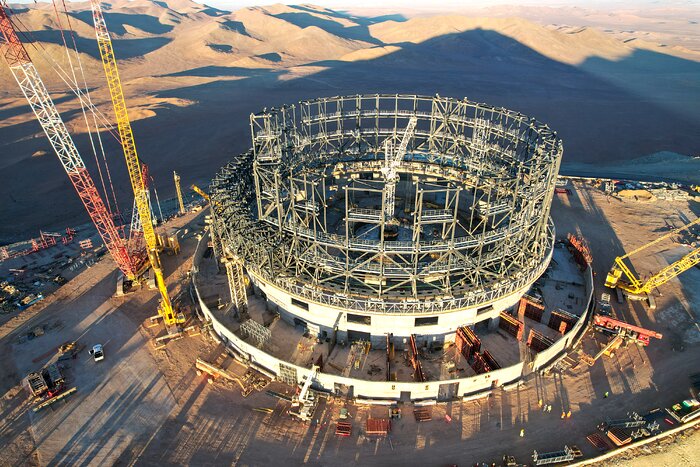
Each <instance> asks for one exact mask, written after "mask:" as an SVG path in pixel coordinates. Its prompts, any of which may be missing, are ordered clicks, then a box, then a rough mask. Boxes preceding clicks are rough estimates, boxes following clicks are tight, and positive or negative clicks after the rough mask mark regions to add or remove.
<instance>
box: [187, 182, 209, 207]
mask: <svg viewBox="0 0 700 467" xmlns="http://www.w3.org/2000/svg"><path fill="white" fill-rule="evenodd" d="M190 188H191V189H192V191H194V192H195V193H197V194H198V195H199V196H201V197H202V198H204V199H205V200H207V201H208V202H209V203H211V198H210V197H209V195H208V194H206V193H205V192H204V190H202V189H201V188H199V187H198V186H197V185H190Z"/></svg>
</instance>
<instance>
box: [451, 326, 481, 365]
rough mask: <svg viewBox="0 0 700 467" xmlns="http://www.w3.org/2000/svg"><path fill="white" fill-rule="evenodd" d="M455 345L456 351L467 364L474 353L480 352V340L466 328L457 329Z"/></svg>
mask: <svg viewBox="0 0 700 467" xmlns="http://www.w3.org/2000/svg"><path fill="white" fill-rule="evenodd" d="M455 344H457V349H458V350H459V352H460V353H461V354H462V355H463V356H464V359H465V360H466V361H467V362H469V360H470V359H471V357H472V355H473V354H474V353H476V352H478V351H479V350H481V340H480V339H479V338H478V337H476V334H474V331H472V330H471V329H470V328H468V327H467V326H462V327H460V328H457V334H456V336H455Z"/></svg>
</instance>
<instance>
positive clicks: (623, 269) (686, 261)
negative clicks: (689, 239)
mask: <svg viewBox="0 0 700 467" xmlns="http://www.w3.org/2000/svg"><path fill="white" fill-rule="evenodd" d="M698 224H700V217H699V218H697V219H695V220H694V221H693V222H691V223H690V224H688V225H685V226H683V227H681V228H679V229H676V230H673V231H671V232H669V233H667V234H666V235H663V236H661V237H659V238H657V239H656V240H654V241H652V242H649V243H647V244H646V245H644V246H641V247H639V248H637V249H636V250H634V251H631V252H629V253H627V254H626V255H624V256H619V257H617V258H615V264H614V265H613V267H612V269H611V270H610V272H609V273H608V276H607V278H606V279H605V286H606V287H610V288H613V289H614V288H615V287H617V288H620V289H622V290H624V291H626V292H628V293H630V294H632V295H640V296H641V295H644V294H649V293H650V292H651V291H652V290H654V288H656V287H658V286H660V285H662V284H665V283H666V282H668V281H670V280H671V279H673V278H674V277H676V276H677V275H679V274H681V273H682V272H684V271H687V270H688V269H690V268H692V267H693V266H695V265H697V264H700V247H699V248H696V249H695V250H693V251H691V252H690V253H688V254H687V255H685V256H683V257H682V258H681V259H679V260H678V261H676V262H674V263H673V264H670V265H668V266H666V267H665V268H663V269H662V270H661V271H659V272H657V273H656V274H654V275H653V276H651V277H650V278H648V279H647V280H644V281H643V280H641V279H639V278H637V277H636V276H635V275H634V273H632V271H631V270H630V268H629V267H628V266H627V264H626V263H625V260H626V259H628V258H629V257H631V256H633V255H635V254H637V253H639V252H640V251H643V250H646V249H647V248H649V247H651V246H653V245H656V244H657V243H659V242H661V241H663V240H666V239H668V238H670V237H672V236H674V235H676V234H679V233H680V232H683V231H685V230H688V229H689V228H691V227H692V226H694V225H698ZM623 274H624V275H625V277H626V279H627V281H628V282H625V281H621V280H620V278H621V277H622V275H623Z"/></svg>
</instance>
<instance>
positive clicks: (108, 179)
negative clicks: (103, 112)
mask: <svg viewBox="0 0 700 467" xmlns="http://www.w3.org/2000/svg"><path fill="white" fill-rule="evenodd" d="M54 1H55V0H54ZM61 3H62V4H63V12H64V14H65V15H66V21H67V22H68V29H69V31H70V35H71V40H72V41H73V50H75V56H76V57H77V60H78V66H79V67H80V75H81V77H82V78H83V86H84V87H85V93H86V95H87V98H88V101H89V102H92V97H91V96H90V89H89V87H88V84H87V79H86V78H85V70H84V68H83V62H82V60H81V59H80V55H79V53H78V43H77V41H76V40H75V35H76V34H75V30H74V29H73V24H72V22H71V20H70V15H69V14H68V8H67V7H66V1H65V0H61ZM74 76H75V73H74ZM81 104H82V103H81ZM90 110H91V114H92V121H93V125H94V127H95V130H96V131H95V133H96V136H97V141H98V143H99V146H100V152H101V154H102V161H103V163H104V167H105V172H106V173H107V181H108V183H109V187H110V190H111V192H112V199H113V202H114V207H115V209H116V212H113V214H117V215H118V214H119V213H120V209H119V203H118V202H117V194H116V193H115V191H114V184H113V183H112V174H111V173H110V170H109V165H108V164H107V156H106V152H105V149H104V145H103V144H102V135H101V134H100V127H99V124H98V123H97V115H96V113H95V110H96V107H94V106H93V107H92V108H91V109H90ZM86 124H87V122H86ZM95 161H96V162H97V155H95ZM97 166H98V170H99V162H98V164H97ZM100 178H102V172H101V171H100ZM103 187H104V180H103ZM105 197H106V198H107V203H108V204H109V196H108V195H107V192H106V189H105ZM110 211H111V209H110Z"/></svg>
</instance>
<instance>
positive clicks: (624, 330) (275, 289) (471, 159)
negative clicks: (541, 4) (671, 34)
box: [0, 0, 700, 466]
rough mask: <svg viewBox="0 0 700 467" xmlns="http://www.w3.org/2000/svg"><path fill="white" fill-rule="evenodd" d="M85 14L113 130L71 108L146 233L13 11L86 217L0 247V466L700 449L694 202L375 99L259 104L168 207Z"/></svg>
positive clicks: (699, 258) (35, 88)
mask: <svg viewBox="0 0 700 467" xmlns="http://www.w3.org/2000/svg"><path fill="white" fill-rule="evenodd" d="M90 6H91V9H92V18H93V21H94V28H95V38H96V41H97V44H98V47H99V51H100V57H101V61H102V65H103V68H104V73H105V79H106V84H107V86H108V89H109V92H110V99H111V102H112V104H113V111H114V115H113V116H112V115H110V116H106V115H105V114H103V113H102V112H100V111H99V110H97V109H96V108H95V107H94V105H93V104H92V101H91V98H90V94H89V91H88V90H87V87H85V88H82V87H80V86H78V87H77V88H76V89H73V90H74V92H76V93H77V96H78V97H79V99H80V102H81V104H82V105H83V114H84V115H85V119H86V122H88V121H89V120H91V121H92V124H94V126H95V128H96V131H95V135H97V136H96V138H99V134H100V131H99V128H100V127H101V126H103V125H104V126H105V127H106V128H107V133H106V134H109V133H111V134H112V135H111V136H113V137H114V138H116V140H117V141H118V142H119V145H120V148H121V149H122V151H123V156H124V157H123V158H121V160H120V161H119V162H120V163H121V164H124V163H126V169H127V173H128V178H129V182H128V186H129V187H130V189H131V191H132V192H133V205H132V209H131V210H130V211H129V210H125V211H124V212H129V214H130V215H131V219H130V220H129V219H127V220H125V217H128V216H125V215H124V214H123V213H120V212H118V211H117V209H116V196H112V197H110V187H111V192H112V194H113V192H114V187H113V186H111V185H112V183H113V182H112V179H111V175H109V172H108V168H107V162H106V159H105V162H104V164H105V165H104V171H105V176H103V173H102V171H100V173H99V176H98V177H96V178H95V179H93V175H91V174H90V172H89V171H88V169H87V168H86V165H85V163H84V161H83V159H82V156H81V154H80V152H79V150H78V148H77V146H76V145H75V143H74V141H73V139H72V138H71V134H70V132H69V130H68V129H67V127H66V125H65V124H64V122H63V120H62V118H61V115H60V114H59V112H58V111H57V110H56V107H55V104H54V102H53V100H52V98H51V96H50V94H49V91H48V90H47V88H46V87H45V86H44V84H43V82H42V79H41V77H40V76H39V73H38V71H37V69H36V68H35V66H34V64H33V62H32V59H31V58H30V54H29V53H28V52H27V48H26V47H27V46H26V45H25V43H24V41H23V28H22V25H21V24H19V23H16V22H13V15H12V13H11V11H12V10H11V9H10V8H9V7H8V6H7V5H6V4H5V2H3V1H2V0H0V32H1V33H2V37H0V39H2V40H1V41H0V49H1V50H2V55H3V56H4V58H5V62H6V64H7V65H8V66H9V69H10V71H11V72H12V75H13V76H14V78H15V80H16V84H17V85H18V86H19V90H20V91H21V93H22V94H23V95H24V97H26V101H27V104H28V105H29V106H30V107H31V109H32V111H33V112H34V114H35V115H36V119H37V121H38V123H39V124H40V125H41V128H42V130H43V131H44V133H45V137H46V138H47V140H48V142H49V143H50V145H51V147H52V149H53V150H54V152H55V155H56V156H57V159H58V161H59V162H60V165H61V167H62V168H63V170H64V171H65V173H66V175H67V176H68V178H69V180H70V182H71V184H72V186H73V187H74V188H75V192H76V194H77V196H78V198H79V199H80V201H81V203H82V204H83V206H84V208H85V211H86V213H87V214H88V217H89V220H90V223H87V224H85V225H81V226H79V227H78V226H73V227H67V228H66V230H65V232H61V233H55V232H44V231H42V232H40V235H39V237H36V238H33V239H31V240H28V241H25V242H19V243H15V244H12V245H5V246H2V247H0V283H1V284H0V285H1V287H0V308H1V309H2V315H0V339H2V346H3V347H2V349H3V353H4V355H5V358H4V359H3V361H2V364H0V374H1V375H2V378H0V381H2V387H0V393H1V394H2V395H3V397H2V399H1V400H0V410H1V411H2V413H3V416H2V419H1V420H0V437H1V439H2V445H3V447H4V450H3V452H4V455H3V458H4V459H3V461H2V462H0V464H5V463H6V464H8V465H74V464H85V465H88V464H94V465H115V464H127V465H135V464H143V465H150V464H156V463H158V464H165V465H183V464H188V465H189V464H192V465H219V464H233V465H276V464H278V463H280V462H286V463H288V464H290V465H299V464H310V465H330V464H335V463H338V462H343V463H348V464H353V465H389V464H391V465H398V464H405V465H482V464H483V465H504V466H518V465H554V464H556V465H607V464H606V463H607V462H611V463H612V462H615V459H616V458H617V457H616V456H619V455H623V456H624V455H625V454H624V453H627V454H629V453H635V454H634V456H637V455H641V454H639V451H636V450H641V449H652V448H653V447H654V446H657V447H659V446H660V447H659V448H658V449H660V450H662V449H665V448H664V447H663V446H665V445H664V444H663V442H664V440H669V439H679V438H681V437H692V438H691V439H688V440H687V442H688V443H697V441H698V434H697V426H698V423H700V402H698V392H699V391H700V373H698V372H697V371H698V367H699V366H700V355H699V353H698V352H697V346H698V345H700V326H699V325H698V318H697V316H696V311H695V310H697V309H698V307H700V292H699V291H700V268H698V265H700V217H698V215H699V214H700V203H699V202H698V194H699V193H698V191H697V187H696V186H682V185H679V184H673V185H669V184H648V183H647V184H643V183H641V182H636V181H634V180H625V181H621V180H612V179H587V178H577V177H562V176H559V166H560V163H561V158H562V154H563V148H564V145H565V142H563V141H562V140H561V139H560V138H559V137H558V136H557V133H556V132H555V131H554V130H553V129H550V128H549V127H548V126H547V125H546V124H544V123H541V122H539V121H537V120H536V119H534V118H531V117H529V116H526V115H523V114H521V113H519V112H515V111H511V110H508V109H505V108H500V107H493V106H490V105H488V104H484V103H478V102H472V101H470V100H468V99H466V98H464V99H455V98H449V97H442V96H439V95H437V94H436V95H434V96H421V95H405V94H391V95H390V94H358V95H349V96H335V97H319V98H314V99H309V100H302V101H299V102H296V103H293V104H292V103H288V104H286V105H283V104H282V103H280V104H279V105H278V106H277V107H275V108H265V109H262V110H260V111H259V112H255V113H253V114H251V115H250V129H251V132H250V141H251V143H250V149H249V150H248V151H246V152H244V153H242V154H238V155H235V154H230V155H227V158H228V159H229V162H227V163H226V164H225V165H224V166H223V167H222V168H221V169H220V170H219V171H218V173H217V174H216V175H215V176H214V177H213V179H212V180H211V183H210V184H209V186H207V187H204V188H200V187H201V185H200V187H198V186H196V185H193V184H192V182H191V181H189V180H188V179H187V175H186V174H182V173H180V174H178V173H175V172H173V173H172V182H173V183H174V185H175V188H176V193H177V197H176V198H175V199H172V200H163V201H164V202H163V203H162V205H161V202H160V200H159V199H158V194H157V192H156V191H155V186H154V183H153V177H152V176H151V174H149V171H148V167H147V166H146V165H145V164H144V163H143V161H141V160H140V159H139V156H138V154H137V150H136V141H137V139H136V138H135V136H134V133H133V132H132V129H131V122H130V120H129V116H128V112H127V108H128V102H126V100H125V98H124V92H123V89H122V85H121V82H120V78H119V72H118V67H117V59H116V58H115V53H114V50H113V45H112V41H111V39H110V33H109V30H108V26H109V24H108V22H106V21H105V15H104V14H103V12H102V8H101V6H100V4H99V2H98V1H97V0H92V1H91V2H90ZM66 47H67V45H66ZM76 57H77V54H76ZM78 59H79V58H78ZM73 78H75V75H74V76H73ZM72 82H73V83H75V82H76V80H75V79H73V80H72ZM111 121H114V123H113V124H112V123H110V122H111ZM95 141H97V139H96V140H95ZM101 145H102V143H101V142H99V144H97V143H95V144H93V146H92V149H93V151H95V156H96V158H97V157H98V151H97V149H96V148H98V147H100V146H101ZM98 167H100V166H99V165H98ZM57 170H59V169H58V168H57ZM101 170H102V169H101ZM168 175H170V174H168ZM114 183H115V184H118V183H122V184H126V180H115V182H114ZM644 193H650V194H651V196H646V195H645V194H644ZM691 445H692V444H691Z"/></svg>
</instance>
